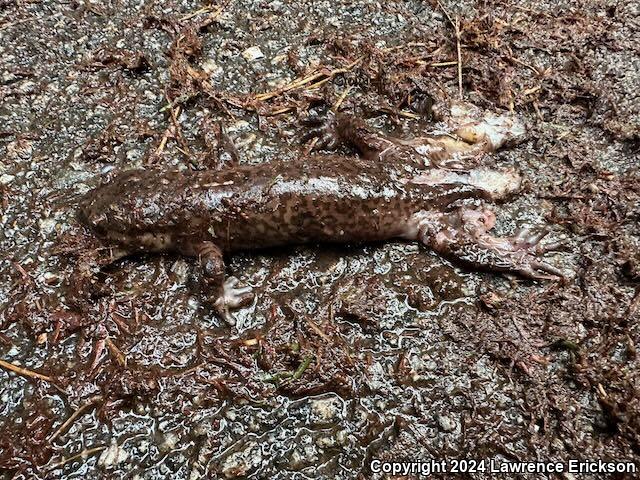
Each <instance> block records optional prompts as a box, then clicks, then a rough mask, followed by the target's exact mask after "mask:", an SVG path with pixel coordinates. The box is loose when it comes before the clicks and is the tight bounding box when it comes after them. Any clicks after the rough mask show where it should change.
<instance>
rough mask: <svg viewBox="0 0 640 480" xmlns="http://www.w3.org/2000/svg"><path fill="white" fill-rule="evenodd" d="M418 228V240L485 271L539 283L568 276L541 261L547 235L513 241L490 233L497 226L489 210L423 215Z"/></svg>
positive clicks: (531, 234) (524, 235) (528, 234)
mask: <svg viewBox="0 0 640 480" xmlns="http://www.w3.org/2000/svg"><path fill="white" fill-rule="evenodd" d="M414 221H415V225H416V226H417V228H416V232H417V237H418V239H419V240H420V241H421V242H422V243H424V244H426V245H428V246H429V247H431V248H433V249H434V250H435V251H437V252H438V253H440V254H442V255H444V256H447V257H449V258H451V259H453V260H457V261H460V262H462V263H465V264H467V265H470V266H472V267H475V268H480V269H483V270H492V271H498V272H511V273H516V274H518V275H520V276H522V277H525V278H530V279H539V280H543V279H544V280H554V279H555V280H558V279H560V280H564V279H565V274H564V273H563V272H562V271H561V270H560V269H558V268H557V267H555V266H553V265H551V264H549V263H547V262H545V261H544V260H542V259H541V258H540V255H541V254H542V253H544V251H545V249H544V248H543V247H541V246H540V245H539V242H540V240H542V238H543V237H544V236H545V233H534V232H530V231H528V230H524V231H521V232H519V233H518V234H516V235H515V236H513V237H495V236H493V235H491V234H489V233H488V231H489V230H491V228H493V226H494V224H495V216H494V214H493V213H492V212H491V211H490V210H487V209H471V208H460V209H459V210H457V211H454V212H451V213H439V212H420V213H419V214H416V217H415V220H414Z"/></svg>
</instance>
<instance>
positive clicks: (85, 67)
mask: <svg viewBox="0 0 640 480" xmlns="http://www.w3.org/2000/svg"><path fill="white" fill-rule="evenodd" d="M523 5H524V3H522V2H516V1H508V0H507V1H504V2H473V1H465V2H442V3H438V2H418V1H406V2H404V1H403V2H393V3H385V4H384V6H381V4H380V3H376V2H369V1H355V2H352V1H349V2H346V1H345V2H328V1H327V2H289V3H288V2H282V1H278V0H274V1H263V2H261V1H252V0H246V1H230V2H226V3H219V4H217V3H211V4H209V3H201V2H198V1H184V2H174V1H168V2H145V3H144V4H143V2H89V1H87V2H75V1H69V2H49V1H39V2H34V1H3V2H0V119H1V121H0V159H1V160H0V208H1V217H0V225H1V226H2V228H1V230H0V252H1V253H0V359H1V360H2V361H3V363H2V364H1V365H0V366H1V367H2V369H0V472H2V473H3V478H120V477H125V476H126V478H168V477H170V478H189V479H196V478H236V477H249V478H267V477H270V478H274V479H285V478H286V479H289V478H291V479H293V478H343V479H351V478H378V476H376V475H375V474H373V473H372V472H371V471H370V469H369V464H370V461H371V460H373V459H382V460H418V459H422V460H426V459H431V458H435V459H442V458H449V459H456V458H457V459H460V458H467V459H469V458H476V459H483V458H490V459H496V460H498V461H504V460H549V461H551V460H557V461H567V460H568V459H602V460H629V461H635V462H636V463H637V464H639V466H640V458H639V455H640V416H639V414H640V390H639V388H640V374H639V373H638V372H639V366H640V365H639V359H638V356H637V351H636V349H637V345H638V343H639V342H640V327H639V323H638V320H639V314H640V283H639V282H640V253H639V251H640V230H639V228H638V227H639V225H640V201H639V200H640V183H639V181H640V172H639V165H640V157H639V153H638V151H639V148H640V143H639V142H638V135H639V127H640V98H639V94H638V92H639V91H640V76H639V75H638V73H637V72H638V70H639V69H640V48H639V46H638V42H637V38H638V34H639V33H640V23H639V21H638V18H640V11H639V10H638V6H637V5H633V4H632V2H616V1H602V2H596V1H593V2H564V1H555V2H546V0H538V1H535V2H529V3H527V4H526V5H527V6H526V7H524V6H523ZM456 26H457V28H456ZM456 32H458V35H456ZM458 45H459V46H460V57H459V58H460V59H461V69H460V70H459V69H458V63H457V61H458ZM459 80H461V84H459ZM460 92H461V93H462V95H463V98H464V100H465V101H467V102H470V103H473V104H475V105H477V106H479V107H481V108H486V109H491V110H497V111H502V110H513V111H515V112H517V113H518V114H519V115H521V116H522V117H523V118H524V119H525V121H526V122H527V124H528V126H529V133H528V135H527V138H526V140H525V141H524V142H522V143H520V144H518V145H516V146H513V147H511V148H509V149H506V150H504V151H502V152H500V153H498V154H496V155H493V156H492V157H490V158H487V159H485V161H486V162H487V163H489V164H494V165H498V166H500V167H505V166H515V167H517V168H518V169H519V170H520V171H521V172H522V173H523V175H524V177H525V179H526V182H525V189H524V191H523V193H522V194H521V195H519V196H518V197H517V198H515V199H513V200H512V201H510V202H508V203H507V204H505V205H501V206H499V207H497V211H498V217H499V225H498V230H499V231H500V232H501V233H509V232H513V231H514V230H515V229H516V228H517V227H519V226H525V225H526V226H534V227H542V226H547V227H548V228H549V229H550V230H551V233H550V236H549V238H550V239H551V240H564V241H565V248H564V249H563V251H561V252H558V253H556V254H554V255H551V256H550V258H549V259H550V261H552V262H553V263H554V264H556V265H559V266H561V267H562V268H563V269H565V270H566V271H567V272H570V273H571V275H570V277H571V278H570V280H569V281H568V282H567V283H565V284H561V283H557V282H541V283H538V282H531V281H524V280H520V279H512V278H507V277H505V276H501V275H495V274H487V273H478V272H471V271H468V270H464V269H460V268H458V267H457V266H454V265H451V264H450V263H448V262H447V261H445V260H443V259H442V258H440V257H438V256H437V255H435V254H433V253H431V252H429V251H427V250H426V249H423V248H422V247H418V246H416V245H410V244H405V243H401V242H388V243H385V244H380V245H367V246H345V247H343V248H336V247H326V246H307V247H296V248H290V249H282V250H277V251H268V252H260V253H246V254H241V255H236V256H233V257H232V258H230V259H229V261H228V271H229V273H232V274H234V275H236V276H238V277H239V278H240V279H241V280H242V281H244V282H245V283H248V284H250V285H252V286H254V287H255V289H256V292H257V296H256V300H255V302H254V303H253V304H252V305H251V306H248V307H246V308H244V309H242V310H240V311H239V312H237V320H238V323H237V326H236V327H235V328H230V327H228V326H226V325H225V324H224V323H223V322H221V321H220V320H219V319H218V318H216V316H215V315H214V314H213V313H212V312H211V310H210V309H209V308H208V307H207V306H206V305H205V304H204V303H203V301H202V299H203V296H202V292H201V291H200V290H199V286H198V285H199V283H198V278H197V276H198V273H197V269H196V268H195V266H194V265H193V263H192V262H191V261H190V260H189V259H185V258H180V257H171V256H147V257H139V258H131V259H126V260H123V261H120V262H118V263H117V264H115V265H112V266H105V267H104V268H102V269H101V270H99V269H97V268H96V270H95V271H94V272H93V275H94V278H95V279H96V281H95V284H94V285H93V288H92V289H91V291H83V292H78V291H77V289H76V288H75V287H76V286H77V285H76V283H75V281H74V279H76V278H77V276H78V265H80V264H82V263H83V262H82V260H83V259H86V258H87V257H92V258H93V257H98V258H99V257H100V255H103V254H104V252H102V251H100V250H96V246H95V245H93V244H92V243H91V240H90V239H87V238H85V237H86V235H85V233H84V232H83V231H82V229H81V228H80V227H79V225H78V224H77V222H76V220H75V217H74V212H75V205H76V202H77V199H78V196H79V195H80V194H82V193H84V192H86V191H88V190H89V189H91V188H92V187H94V186H96V185H98V184H99V183H100V182H101V181H102V179H103V178H105V177H108V176H109V175H110V174H113V172H117V171H120V170H122V169H125V168H131V167H134V166H139V167H143V166H148V165H152V164H155V165H161V166H167V167H169V166H173V167H180V168H206V167H212V166H215V165H216V164H217V163H219V162H220V158H218V156H217V155H216V152H217V151H218V148H217V147H218V146H219V145H218V143H219V142H218V140H219V138H220V137H219V135H217V132H218V131H217V128H218V126H217V125H218V124H217V123H216V122H217V121H218V120H222V122H223V124H224V126H225V127H226V130H227V133H228V136H229V137H230V138H231V140H232V141H233V142H234V144H235V145H236V146H237V148H238V150H239V153H240V156H241V158H242V161H243V162H247V163H258V162H263V161H269V159H272V158H275V157H284V158H294V157H297V156H300V155H301V154H302V153H303V151H304V150H305V148H306V147H305V146H304V145H300V143H299V140H298V139H299V137H300V133H301V131H302V130H301V127H300V126H299V125H298V119H299V117H300V116H301V115H304V114H305V113H306V112H308V111H309V110H310V109H314V108H322V107H327V106H331V105H336V104H340V109H342V110H344V111H353V112H356V113H358V114H359V115H362V116H364V117H366V118H367V119H369V121H370V122H371V124H372V125H375V126H378V127H380V128H383V129H385V130H386V131H388V132H393V133H394V134H396V135H399V136H407V137H409V136H411V135H413V134H415V133H416V132H424V131H429V130H434V129H437V128H438V125H437V123H434V120H433V119H432V118H431V116H430V112H431V109H430V108H428V106H429V105H430V104H431V102H432V101H433V102H435V105H436V109H437V105H438V104H442V103H443V102H444V101H446V99H448V98H449V99H450V98H456V97H457V96H459V95H460ZM344 153H353V152H349V151H345V152H344ZM470 476H471V478H478V479H480V478H490V477H491V475H489V474H488V473H482V472H478V473H475V474H473V475H470ZM527 478H531V477H527ZM537 478H547V477H546V476H544V475H540V476H538V477H537ZM548 478H551V477H548ZM563 478H614V477H612V476H610V475H609V476H606V477H605V476H604V475H598V474H593V475H583V476H571V475H569V474H566V475H564V476H563ZM616 478H624V476H623V475H620V476H618V477H616Z"/></svg>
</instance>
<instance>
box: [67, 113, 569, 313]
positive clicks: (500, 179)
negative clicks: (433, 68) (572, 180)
mask: <svg viewBox="0 0 640 480" xmlns="http://www.w3.org/2000/svg"><path fill="white" fill-rule="evenodd" d="M505 118H506V117H505ZM474 122H475V123H474ZM308 123H311V124H315V126H316V127H317V128H316V129H315V130H312V131H311V133H310V135H309V136H310V137H317V138H318V139H319V143H320V146H322V147H324V148H328V149H331V148H334V147H335V146H337V145H338V144H339V143H340V142H341V141H347V142H350V143H352V144H353V145H355V146H356V147H357V148H358V149H359V150H360V151H361V153H362V158H361V157H340V156H333V155H324V156H311V157H306V158H302V159H300V160H299V161H296V162H289V161H275V162H269V163H264V164H260V165H255V166H248V165H244V166H240V165H235V166H232V167H229V168H225V169H223V170H220V171H162V170H158V169H148V170H133V171H127V172H124V173H122V174H120V175H119V176H117V177H116V178H115V179H114V180H112V181H111V182H110V183H108V184H106V185H103V186H100V187H98V188H96V189H95V190H93V191H92V192H90V193H89V194H88V195H87V197H86V198H85V199H84V200H83V201H82V202H81V205H80V210H79V218H80V220H81V221H82V222H83V223H84V224H85V225H87V226H89V227H90V228H91V229H92V230H93V231H94V232H95V233H96V234H97V235H98V236H100V237H102V238H104V239H105V240H107V241H109V242H110V243H112V244H116V245H117V246H118V247H119V248H120V249H121V250H122V253H123V254H129V253H134V252H145V251H153V252H169V251H174V252H178V253H181V254H184V255H189V256H197V257H198V258H199V259H200V262H201V264H202V266H203V270H204V274H205V278H206V279H207V281H208V283H209V286H210V287H211V288H212V290H213V294H212V300H213V303H214V305H215V306H216V308H217V310H218V312H220V313H221V314H223V315H224V316H225V317H226V318H227V319H229V315H228V309H229V308H230V307H231V308H233V307H237V306H238V305H240V304H242V303H243V302H245V301H247V300H248V299H250V292H249V291H248V290H247V289H237V288H234V287H235V286H236V284H237V281H236V280H235V279H230V280H229V281H227V282H226V283H225V282H224V263H223V253H224V252H230V251H235V250H247V249H259V248H267V247H273V246H280V245H290V244H301V243H324V242H339V243H360V242H370V241H379V240H386V239H390V238H405V239H409V240H419V241H421V242H422V243H424V244H426V245H429V246H430V247H432V248H434V249H435V250H437V251H439V252H441V253H443V254H445V255H448V256H449V257H453V258H457V259H460V260H462V261H464V262H466V263H469V264H473V265H475V266H479V267H482V268H487V269H493V270H500V271H514V272H517V273H520V274H522V275H525V276H528V277H532V278H548V277H549V275H545V274H544V272H547V273H551V274H553V275H560V273H559V272H558V271H557V270H556V269H555V268H553V267H551V266H550V265H547V264H545V263H544V262H541V261H539V260H537V258H536V253H537V252H534V251H532V248H533V247H535V246H536V244H537V242H538V241H539V239H540V238H541V236H540V235H538V236H531V235H530V234H528V233H527V232H523V233H521V234H520V235H517V236H516V237H513V238H510V239H500V238H496V237H492V236H490V235H489V234H488V233H487V231H488V230H489V229H491V227H492V226H493V222H494V220H495V218H494V217H493V214H492V213H491V212H490V211H488V210H486V209H475V208H470V207H468V206H463V204H464V203H465V202H468V201H470V200H471V201H473V200H496V199H500V198H503V197H505V196H507V195H508V194H510V193H512V192H514V191H517V190H518V188H519V185H520V179H519V176H518V175H517V174H515V173H514V172H510V171H504V172H500V171H496V170H489V169H470V170H464V169H463V168H462V167H461V165H460V162H461V161H462V160H464V159H465V158H470V157H472V156H475V155H477V154H479V153H481V152H485V151H491V150H493V149H495V148H497V147H499V146H500V145H502V143H504V142H505V141H506V140H508V137H509V135H512V136H516V135H517V134H518V133H519V131H518V130H517V129H516V128H515V127H514V124H513V121H512V120H511V119H507V120H505V119H504V118H503V119H502V121H501V122H498V124H499V128H501V129H502V130H501V131H500V132H498V133H496V132H495V131H490V132H489V134H487V125H488V124H490V123H491V122H487V120H486V119H481V120H478V119H475V120H474V121H473V122H471V123H469V124H468V125H466V126H464V128H466V129H467V130H469V129H471V130H470V131H471V135H469V134H468V132H467V136H466V137H467V139H466V140H465V136H464V135H458V136H457V137H455V136H439V137H425V138H421V139H415V140H414V141H413V142H405V141H401V140H398V139H392V138H389V137H384V136H381V135H378V134H376V133H375V132H374V131H372V130H370V129H369V128H368V127H367V126H366V125H365V124H364V123H363V122H362V121H361V120H358V119H357V118H355V117H350V116H345V115H339V116H337V117H330V118H329V121H325V122H318V121H316V120H314V119H310V120H309V121H308ZM494 123H495V122H494ZM470 125H471V126H470ZM473 126H475V128H476V129H475V130H473V128H472V127H473ZM492 128H493V127H492ZM459 130H461V128H459ZM461 131H463V130H461ZM474 132H475V133H474ZM478 132H480V133H478ZM514 132H515V133H514ZM469 138H470V139H469ZM496 139H497V140H496Z"/></svg>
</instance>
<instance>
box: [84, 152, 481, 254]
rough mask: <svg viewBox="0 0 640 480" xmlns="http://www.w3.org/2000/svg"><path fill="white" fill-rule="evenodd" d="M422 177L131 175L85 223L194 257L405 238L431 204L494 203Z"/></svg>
mask: <svg viewBox="0 0 640 480" xmlns="http://www.w3.org/2000/svg"><path fill="white" fill-rule="evenodd" d="M419 173H420V172H419V171H418V170H417V169H415V168H413V167H411V166H407V165H406V164H402V163H400V162H387V163H382V162H375V163H372V162H369V161H366V160H362V159H359V158H345V157H337V156H312V157H308V158H305V159H303V160H301V161H297V162H294V163H291V162H281V161H274V162H269V163H265V164H262V165H257V166H237V167H235V168H232V169H226V170H223V171H182V172H180V171H161V170H132V171H128V172H125V173H123V174H122V175H120V176H119V177H117V178H116V179H115V180H114V181H113V182H111V183H109V184H107V185H103V186H101V187H99V188H97V189H96V190H94V191H93V193H92V195H91V200H90V201H88V202H86V203H85V204H84V205H83V208H82V210H81V212H82V217H81V218H82V219H83V221H84V222H85V223H87V224H89V225H91V226H92V227H93V228H94V229H95V230H96V232H98V233H100V234H102V235H103V236H105V237H106V238H109V239H111V240H114V241H116V242H118V243H119V244H120V245H122V246H125V247H127V249H128V250H130V251H136V250H139V251H154V250H155V251H166V250H177V251H179V252H182V253H187V254H193V253H192V252H193V251H194V247H193V246H194V245H197V244H200V243H202V242H205V241H211V242H214V243H215V244H216V245H217V246H218V247H219V248H220V249H221V250H222V251H224V252H228V251H235V250H247V249H258V248H266V247H273V246H280V245H291V244H302V243H309V242H339V243H352V242H368V241H375V240H386V239H389V238H393V237H398V236H402V235H403V234H404V232H405V230H406V224H407V223H408V222H409V220H410V219H411V217H412V216H413V215H414V214H415V213H416V212H418V211H420V210H423V209H424V208H425V207H426V206H428V208H429V209H436V210H444V209H446V207H447V206H449V205H450V204H452V203H453V202H454V201H455V200H459V199H463V198H485V199H490V198H491V196H490V193H489V192H487V191H485V190H482V189H481V188H478V187H475V186H473V185H467V184H459V183H452V184H444V185H421V184H415V183H411V182H410V180H409V179H411V178H414V177H417V176H418V174H419ZM149 233H151V235H149Z"/></svg>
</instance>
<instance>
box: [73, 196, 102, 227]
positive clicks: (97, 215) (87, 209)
mask: <svg viewBox="0 0 640 480" xmlns="http://www.w3.org/2000/svg"><path fill="white" fill-rule="evenodd" d="M93 193H94V192H89V193H88V194H87V195H85V196H84V197H83V198H82V199H81V200H80V203H79V205H78V210H77V219H78V221H79V222H80V223H82V224H83V225H85V226H86V227H89V228H90V229H91V230H93V231H94V232H95V233H97V234H98V235H104V234H106V232H107V223H108V216H107V213H106V211H105V209H104V208H103V206H102V205H101V202H99V201H98V199H97V198H96V197H95V195H93Z"/></svg>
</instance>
